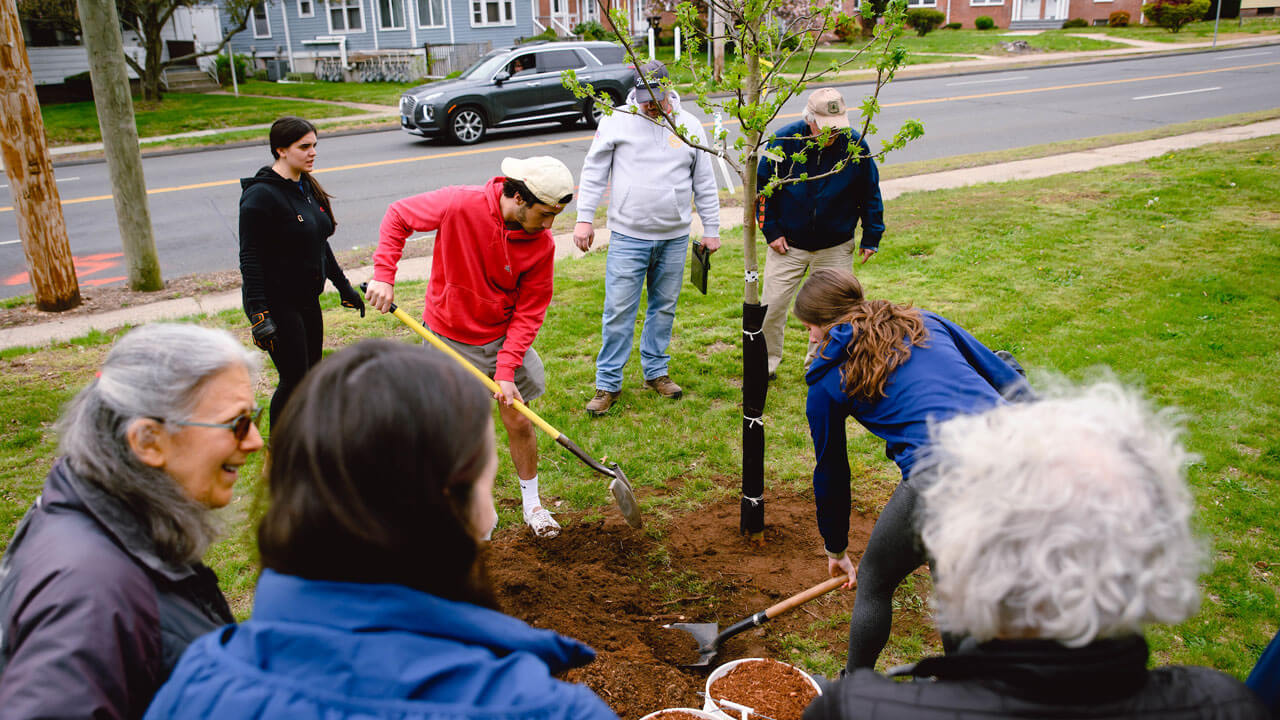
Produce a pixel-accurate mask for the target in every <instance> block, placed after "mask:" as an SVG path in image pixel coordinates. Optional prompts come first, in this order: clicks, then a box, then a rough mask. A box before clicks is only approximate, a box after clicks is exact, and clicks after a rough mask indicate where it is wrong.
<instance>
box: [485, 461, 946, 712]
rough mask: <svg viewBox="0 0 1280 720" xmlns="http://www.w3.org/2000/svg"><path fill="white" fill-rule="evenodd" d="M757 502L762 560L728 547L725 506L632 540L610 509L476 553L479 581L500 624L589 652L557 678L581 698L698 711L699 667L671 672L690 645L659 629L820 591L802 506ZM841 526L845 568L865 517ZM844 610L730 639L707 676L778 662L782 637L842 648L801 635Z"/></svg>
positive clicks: (805, 503) (746, 612)
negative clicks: (480, 562) (550, 534)
mask: <svg viewBox="0 0 1280 720" xmlns="http://www.w3.org/2000/svg"><path fill="white" fill-rule="evenodd" d="M717 482H718V483H723V484H725V485H726V486H733V485H736V484H737V480H736V479H728V478H724V479H718V480H717ZM766 503H767V504H766V508H765V518H766V522H767V527H766V529H765V544H764V547H762V548H756V547H753V546H751V545H749V544H748V543H747V542H746V539H745V538H744V537H743V536H741V535H739V534H738V500H737V499H736V497H735V498H733V499H731V500H726V501H722V502H718V503H713V504H711V505H708V506H704V507H702V508H699V509H698V510H696V511H694V512H693V513H690V514H688V515H685V516H680V517H674V518H672V519H670V520H669V521H666V522H662V521H661V520H660V519H658V518H656V517H655V516H646V518H645V523H646V530H645V531H641V532H637V531H635V530H633V529H631V528H630V527H628V526H627V524H626V523H625V522H624V521H623V520H622V518H621V517H620V516H619V515H618V513H617V512H616V511H613V510H608V511H607V512H606V514H605V516H604V519H603V520H600V519H597V520H593V521H590V522H582V521H581V519H580V516H578V517H575V516H574V515H573V514H572V513H561V514H560V515H559V519H560V521H561V523H562V524H563V525H564V527H565V530H564V532H563V533H561V535H560V536H559V537H557V538H553V539H550V540H534V538H533V536H532V534H530V533H529V531H528V529H527V528H524V527H518V528H503V529H500V530H499V532H498V533H497V534H496V536H495V538H494V541H493V543H491V545H490V551H489V558H488V569H489V576H490V579H491V581H492V582H493V585H494V587H495V588H496V589H497V592H498V596H499V602H500V603H501V605H502V608H503V609H504V610H505V611H506V612H508V613H510V614H512V615H514V616H516V617H518V618H520V619H522V620H524V621H525V622H528V623H530V624H532V625H535V626H537V627H544V628H550V629H553V630H556V631H557V632H560V633H562V634H564V635H568V636H570V637H575V638H578V639H579V640H582V641H584V642H586V643H587V644H589V645H591V646H592V647H593V648H595V650H596V652H597V653H598V655H597V658H596V660H595V662H593V663H591V664H589V665H587V666H585V667H582V668H577V669H574V670H571V671H569V672H568V673H566V674H565V677H564V679H566V680H569V681H572V682H579V683H584V684H586V685H587V686H589V687H591V689H593V690H594V691H595V692H596V693H597V694H599V695H600V697H601V698H603V699H604V701H605V702H607V703H608V704H609V706H610V707H612V708H613V710H614V712H616V713H618V715H619V716H620V717H622V718H623V719H624V720H636V719H637V718H640V717H643V716H644V715H647V714H649V713H651V712H655V711H657V710H661V709H663V708H680V707H683V708H700V707H702V703H703V699H702V698H701V697H699V695H698V693H699V691H701V690H703V688H704V686H705V684H706V677H707V673H708V672H709V671H710V669H711V668H702V669H688V668H683V667H681V664H682V663H685V662H689V661H691V660H694V659H696V658H697V646H696V643H694V641H693V639H692V638H691V637H690V636H689V635H688V634H687V633H685V632H682V631H679V630H671V629H664V628H663V627H662V626H663V625H667V624H670V623H676V622H710V623H717V624H718V625H719V627H720V629H721V630H723V629H724V628H726V627H728V626H729V625H731V624H733V623H735V622H737V621H739V620H742V619H743V618H745V617H748V616H750V615H751V614H753V613H756V612H759V611H760V610H763V609H765V608H767V607H769V606H770V605H772V604H774V603H776V602H778V601H779V600H780V599H782V598H785V597H787V596H790V595H794V594H795V593H798V592H800V591H801V590H804V589H805V588H808V587H810V586H812V585H816V584H818V583H820V582H822V581H823V580H825V579H826V575H827V563H826V558H825V556H824V555H823V554H822V541H821V539H820V538H819V536H818V531H817V527H816V526H815V523H814V521H813V499H812V497H811V496H808V495H801V494H786V495H778V494H775V493H773V492H772V491H770V493H769V494H768V495H767V497H766ZM850 520H851V524H852V532H851V534H850V548H851V550H852V551H853V553H854V555H855V561H856V559H857V557H856V555H857V553H858V552H859V551H860V550H861V548H863V547H865V546H866V542H867V537H868V535H869V534H870V531H871V527H872V525H873V523H874V518H872V517H861V516H859V515H856V514H855V515H853V517H852V518H851V519H850ZM689 588H696V590H690V589H689ZM852 604H853V594H852V593H850V592H845V591H842V590H837V591H835V592H832V593H829V594H828V595H825V596H823V597H821V598H818V599H816V600H814V601H813V602H811V603H809V604H807V605H805V606H803V607H802V608H799V609H797V610H795V611H793V612H791V613H788V614H786V615H783V616H781V617H778V618H775V619H773V620H771V621H769V622H768V623H767V624H765V625H762V626H760V627H758V628H754V629H752V630H748V631H746V632H743V633H741V634H739V635H737V636H735V637H733V638H731V639H730V640H728V641H727V642H726V643H725V644H724V646H723V647H722V648H721V649H720V653H719V655H717V657H716V658H715V660H714V661H713V663H712V668H714V667H715V666H716V665H719V664H721V663H724V662H728V661H730V660H735V659H738V658H744V657H771V658H778V659H783V660H786V659H787V658H786V657H785V655H784V653H785V652H786V651H785V650H784V649H783V647H782V643H781V640H780V638H782V637H784V636H785V635H787V634H788V633H796V632H803V633H805V634H806V635H807V636H808V637H811V638H813V639H814V640H815V641H818V642H821V643H827V644H830V645H831V646H832V647H834V648H843V646H844V644H845V641H846V634H847V633H848V628H847V626H846V625H845V624H843V623H827V624H825V626H819V627H817V628H815V627H814V625H815V623H816V622H817V621H818V620H819V619H826V618H830V617H833V616H835V615H837V614H839V613H842V612H846V611H847V610H848V609H849V608H850V607H851V606H852ZM922 623H927V618H924V617H920V616H913V615H910V614H907V613H895V615H894V624H895V628H897V627H901V625H904V624H907V625H918V624H922ZM766 714H768V713H766ZM774 717H776V716H774Z"/></svg>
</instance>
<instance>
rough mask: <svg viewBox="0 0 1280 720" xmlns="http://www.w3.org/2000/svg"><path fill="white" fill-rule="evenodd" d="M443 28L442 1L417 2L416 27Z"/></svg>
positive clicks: (424, 0) (419, 0)
mask: <svg viewBox="0 0 1280 720" xmlns="http://www.w3.org/2000/svg"><path fill="white" fill-rule="evenodd" d="M444 26H445V20H444V0H418V27H444Z"/></svg>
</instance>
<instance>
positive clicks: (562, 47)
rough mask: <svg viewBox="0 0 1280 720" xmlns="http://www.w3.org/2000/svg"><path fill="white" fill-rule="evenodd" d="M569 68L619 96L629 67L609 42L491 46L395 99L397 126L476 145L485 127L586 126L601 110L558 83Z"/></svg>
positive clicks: (615, 99) (618, 100)
mask: <svg viewBox="0 0 1280 720" xmlns="http://www.w3.org/2000/svg"><path fill="white" fill-rule="evenodd" d="M564 70H573V71H575V72H576V73H577V76H578V80H580V81H582V82H583V83H584V84H589V85H591V87H593V88H595V90H596V91H597V93H603V94H605V95H607V96H608V98H609V99H610V101H612V103H613V105H615V106H616V105H618V104H619V103H621V102H622V100H623V98H625V97H626V94H627V89H628V88H630V87H631V85H632V78H633V70H632V65H631V64H630V63H624V62H623V50H622V47H621V46H620V45H615V44H614V43H609V42H554V43H550V42H536V43H528V44H526V45H519V46H516V47H510V48H501V49H498V50H493V51H491V52H489V53H488V54H486V55H485V56H484V57H482V58H480V59H479V60H478V61H476V63H475V64H474V65H472V66H471V67H469V68H467V70H466V71H465V72H463V73H462V75H461V76H460V77H458V78H455V79H453V80H445V81H442V82H434V83H430V84H428V85H420V86H418V87H416V88H413V89H412V90H409V91H408V92H406V93H405V94H404V95H402V96H401V97H400V127H402V128H404V129H405V130H407V131H408V132H411V133H413V134H415V135H422V136H424V137H431V136H435V135H441V134H443V135H446V136H447V137H449V138H450V139H451V140H453V141H454V142H457V143H461V144H463V145H470V144H472V143H477V142H480V140H481V139H482V138H483V137H484V135H485V131H486V130H488V129H489V128H495V127H512V126H515V125H530V124H534V123H546V122H559V123H561V124H563V125H565V126H570V125H575V124H577V123H578V121H580V120H582V121H585V122H586V123H587V125H589V126H591V127H595V126H596V123H598V122H599V120H600V116H601V114H602V113H601V111H600V109H599V108H598V107H596V106H595V103H594V102H592V101H591V100H585V99H582V98H578V97H575V96H574V94H573V93H572V92H570V91H569V90H568V88H566V87H564V85H563V84H562V83H561V82H560V73H561V72H563V71H564Z"/></svg>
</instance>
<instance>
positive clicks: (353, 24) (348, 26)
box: [328, 0, 364, 33]
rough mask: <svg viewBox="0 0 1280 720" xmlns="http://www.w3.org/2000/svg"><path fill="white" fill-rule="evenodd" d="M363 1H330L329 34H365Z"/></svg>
mask: <svg viewBox="0 0 1280 720" xmlns="http://www.w3.org/2000/svg"><path fill="white" fill-rule="evenodd" d="M361 2H363V0H328V4H329V32H338V33H345V32H364V17H363V15H362V12H361V11H362V7H361Z"/></svg>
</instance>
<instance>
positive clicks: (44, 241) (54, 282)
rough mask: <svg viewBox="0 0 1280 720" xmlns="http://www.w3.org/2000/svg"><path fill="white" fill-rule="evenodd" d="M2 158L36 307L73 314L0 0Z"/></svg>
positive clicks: (19, 57) (22, 77)
mask: <svg viewBox="0 0 1280 720" xmlns="http://www.w3.org/2000/svg"><path fill="white" fill-rule="evenodd" d="M0 155H3V157H4V169H5V174H6V175H7V176H8V178H9V188H10V195H12V196H13V206H14V213H15V215H16V217H17V221H18V223H17V224H18V237H20V238H22V251H23V252H24V253H25V254H26V256H27V268H28V269H29V272H30V277H31V287H32V290H33V291H34V292H35V297H36V307H37V308H40V309H41V310H48V311H61V310H69V309H71V308H73V307H75V306H77V305H79V304H80V286H79V283H78V282H77V281H76V270H75V263H74V262H73V261H72V258H71V242H70V240H69V239H68V238H67V225H66V221H65V220H64V219H63V216H62V200H61V198H60V197H59V195H58V186H57V185H56V184H54V180H53V163H52V162H51V161H50V159H49V150H48V148H47V147H46V146H45V135H44V118H43V117H42V116H41V115H40V102H39V100H37V99H36V86H35V82H34V81H33V80H32V78H31V66H30V64H29V63H28V61H27V48H26V43H25V42H24V41H23V39H22V27H21V25H20V24H19V21H18V6H17V4H16V3H15V2H14V0H0Z"/></svg>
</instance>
